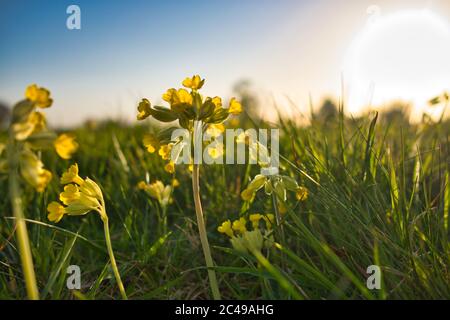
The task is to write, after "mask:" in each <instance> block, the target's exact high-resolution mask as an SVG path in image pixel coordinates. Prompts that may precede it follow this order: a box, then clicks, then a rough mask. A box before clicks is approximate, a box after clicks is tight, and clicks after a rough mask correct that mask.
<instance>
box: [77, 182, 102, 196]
mask: <svg viewBox="0 0 450 320" xmlns="http://www.w3.org/2000/svg"><path fill="white" fill-rule="evenodd" d="M80 192H81V193H84V194H86V195H88V196H89V197H93V198H96V199H98V200H101V199H102V198H103V193H102V190H101V189H100V187H99V186H98V184H97V183H95V182H94V181H93V180H91V179H90V178H86V179H84V180H83V183H82V184H81V185H80Z"/></svg>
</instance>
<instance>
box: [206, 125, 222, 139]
mask: <svg viewBox="0 0 450 320" xmlns="http://www.w3.org/2000/svg"><path fill="white" fill-rule="evenodd" d="M224 131H225V126H224V125H223V123H217V124H214V123H212V124H209V125H208V128H207V129H206V134H207V135H209V136H211V137H214V138H216V137H218V136H220V135H221V134H222V133H224Z"/></svg>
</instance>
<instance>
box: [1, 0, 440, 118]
mask: <svg viewBox="0 0 450 320" xmlns="http://www.w3.org/2000/svg"><path fill="white" fill-rule="evenodd" d="M372 2H373V1H365V0H363V1H343V0H333V1H325V0H319V1H295V0H292V1H274V0H272V1H270V0H247V1H242V0H240V1H237V0H228V1H188V2H185V1H158V2H157V1H100V0H96V1H92V0H90V1H75V0H73V1H20V0H14V1H12V0H0V6H1V10H0V39H1V42H2V43H1V46H0V100H1V101H4V102H6V103H12V102H14V101H16V100H18V99H20V98H21V97H22V95H23V90H24V88H25V87H26V86H27V85H28V84H30V83H37V84H39V85H42V86H45V87H48V88H49V89H51V91H52V94H53V96H54V99H55V105H54V108H52V109H51V110H49V111H48V113H47V114H48V117H49V119H50V122H52V123H57V124H60V125H70V124H74V123H77V122H80V121H82V120H83V119H86V118H89V117H103V116H107V117H118V116H121V117H124V118H126V119H132V118H133V116H134V114H135V106H136V102H137V101H138V100H139V99H140V98H142V97H144V96H145V97H149V98H150V99H152V100H154V101H155V102H158V101H160V95H161V93H162V92H163V91H165V89H166V88H168V87H173V86H179V85H180V84H179V83H180V81H181V80H182V79H183V78H184V77H185V76H187V75H191V74H194V73H199V74H201V75H202V76H203V77H205V78H206V79H207V83H206V85H205V92H206V93H207V94H214V95H223V96H229V95H230V94H231V93H232V92H231V88H232V85H233V84H234V83H235V82H236V81H238V80H239V79H242V78H247V79H251V80H252V81H253V83H254V84H255V86H256V87H257V88H261V90H264V91H265V92H271V91H272V90H273V91H274V92H282V93H285V94H291V93H292V94H293V95H297V96H301V97H304V96H307V95H308V93H309V92H312V93H313V94H314V95H315V96H320V95H322V94H335V93H336V92H337V91H338V90H339V85H340V76H341V74H340V72H341V70H340V64H341V62H342V59H343V58H344V55H345V51H346V48H347V47H348V45H349V43H350V42H351V40H352V38H353V36H354V35H355V33H356V32H357V29H358V27H361V25H363V24H364V21H365V19H366V18H367V17H366V8H367V6H368V5H370V4H371V3H372ZM378 2H380V3H381V4H382V5H384V4H383V3H384V2H386V1H378ZM413 2H414V1H413ZM389 3H390V4H389V5H390V6H391V7H392V3H394V4H397V5H398V7H401V6H405V5H406V1H391V2H389ZM409 3H411V1H410V2H408V5H409ZM429 3H430V1H415V5H418V6H423V5H428V4H429ZM442 3H444V4H445V1H433V3H432V5H433V6H434V7H436V8H438V9H439V10H442ZM70 4H77V5H79V6H80V8H81V23H82V28H81V30H68V29H67V28H66V19H67V17H68V15H67V14H66V8H67V6H69V5H70ZM394 7H395V6H394ZM446 9H448V7H446Z"/></svg>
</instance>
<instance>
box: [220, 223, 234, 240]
mask: <svg viewBox="0 0 450 320" xmlns="http://www.w3.org/2000/svg"><path fill="white" fill-rule="evenodd" d="M217 231H219V232H220V233H225V234H226V235H227V236H229V237H230V238H233V237H234V233H233V229H232V228H231V221H230V220H226V221H224V222H222V224H221V225H220V226H218V227H217Z"/></svg>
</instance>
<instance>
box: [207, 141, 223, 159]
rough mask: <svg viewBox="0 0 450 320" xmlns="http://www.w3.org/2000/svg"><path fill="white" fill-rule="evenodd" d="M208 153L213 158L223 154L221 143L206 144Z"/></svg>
mask: <svg viewBox="0 0 450 320" xmlns="http://www.w3.org/2000/svg"><path fill="white" fill-rule="evenodd" d="M208 155H209V156H210V157H211V158H213V159H217V158H219V157H221V156H223V144H222V143H216V145H215V146H208Z"/></svg>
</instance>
